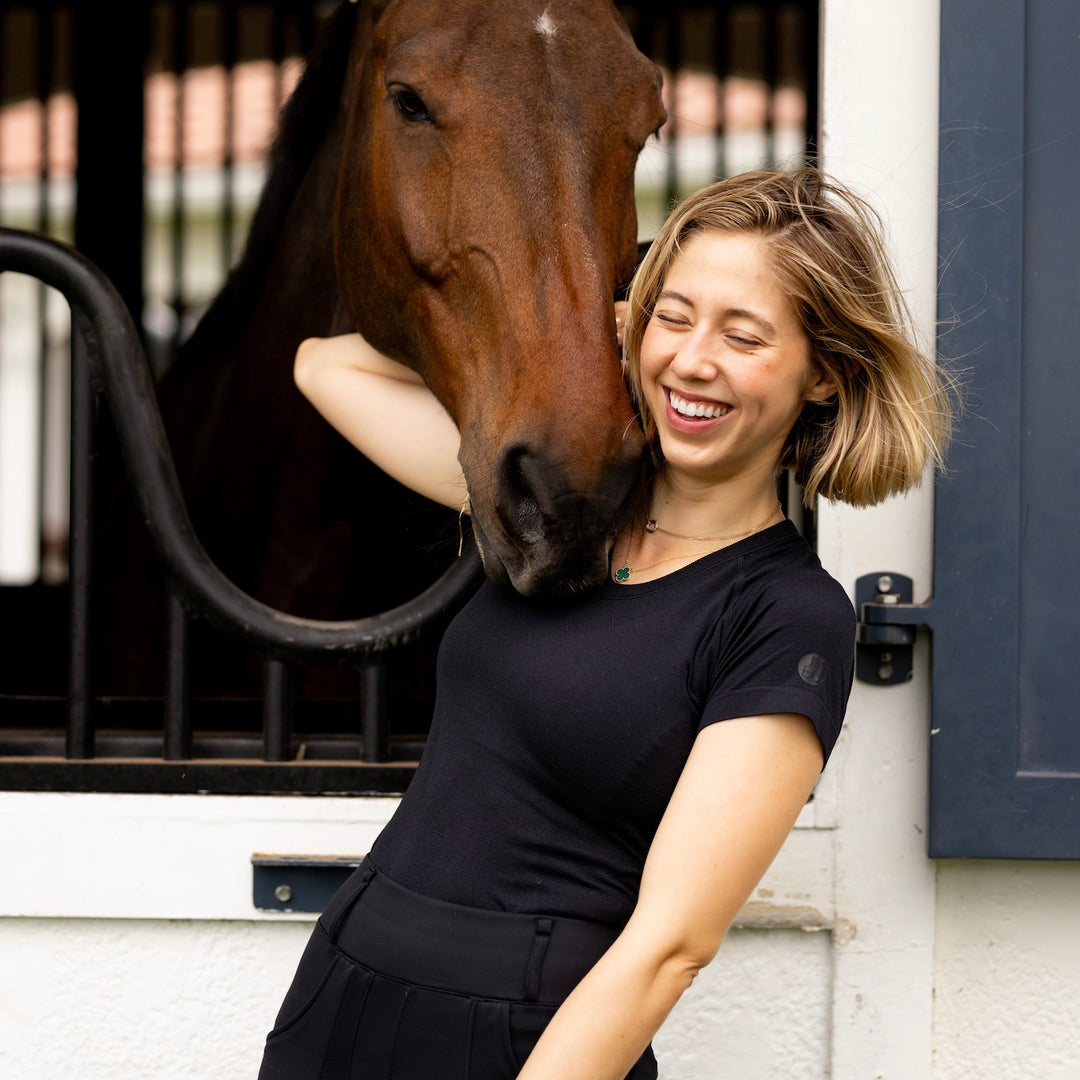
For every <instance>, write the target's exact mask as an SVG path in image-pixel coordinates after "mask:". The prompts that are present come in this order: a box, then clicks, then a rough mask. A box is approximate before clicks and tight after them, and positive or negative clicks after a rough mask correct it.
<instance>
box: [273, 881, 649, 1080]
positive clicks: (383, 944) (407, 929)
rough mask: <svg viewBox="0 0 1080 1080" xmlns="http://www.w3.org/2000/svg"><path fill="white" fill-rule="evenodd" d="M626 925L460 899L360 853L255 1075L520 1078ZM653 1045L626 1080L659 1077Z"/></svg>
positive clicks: (372, 1079)
mask: <svg viewBox="0 0 1080 1080" xmlns="http://www.w3.org/2000/svg"><path fill="white" fill-rule="evenodd" d="M617 934H618V930H617V929H616V928H613V927H609V926H604V925H601V924H599V923H591V922H583V921H580V920H577V919H562V918H554V917H546V916H533V915H514V914H510V913H508V912H502V911H482V910H480V909H477V908H469V907H461V906H459V905H457V904H447V903H444V902H442V901H439V900H431V899H429V898H428V897H426V896H420V895H418V894H417V893H414V892H410V891H409V890H408V889H404V888H402V887H401V886H400V885H397V884H395V883H394V882H392V881H390V880H389V879H388V878H386V877H385V876H383V875H382V874H379V873H377V872H376V870H375V868H374V867H373V866H372V865H371V863H370V861H368V862H365V863H364V864H363V865H362V866H361V867H360V868H359V869H358V870H357V871H356V873H354V874H353V875H352V876H351V877H350V878H349V880H348V881H347V882H346V883H345V884H344V885H343V886H342V887H341V889H340V890H339V891H338V892H337V893H336V894H335V896H334V897H333V899H332V900H331V901H330V903H329V905H328V906H327V908H326V911H324V912H323V914H322V916H321V917H320V918H319V921H318V923H317V924H316V927H315V930H314V932H313V933H312V935H311V940H310V941H309V942H308V945H307V948H306V949H305V951H304V954H303V956H302V957H301V958H300V965H299V967H298V968H297V971H296V976H295V978H294V979H293V983H292V986H291V987H290V988H289V991H288V993H287V994H286V996H285V1001H284V1002H283V1004H282V1006H281V1009H280V1011H279V1013H278V1017H277V1020H276V1021H275V1024H274V1029H273V1031H271V1032H270V1034H269V1035H268V1036H267V1039H266V1051H265V1053H264V1055H263V1062H262V1068H261V1069H260V1070H259V1080H512V1078H513V1077H515V1076H517V1074H518V1072H519V1070H520V1069H521V1067H522V1066H523V1065H524V1064H525V1059H526V1058H527V1057H528V1055H529V1053H530V1052H531V1050H532V1048H533V1046H534V1045H535V1043H536V1040H537V1039H538V1038H539V1037H540V1034H541V1033H542V1032H543V1030H544V1028H545V1027H546V1026H547V1023H548V1021H549V1020H550V1019H551V1017H552V1016H553V1015H554V1013H555V1009H556V1008H557V1007H558V1005H559V1003H560V1002H561V1001H562V1000H563V998H565V997H566V995H567V994H569V993H570V991H571V990H572V989H573V988H574V986H576V985H577V983H578V982H579V981H580V979H581V978H582V976H584V975H585V973H586V972H587V971H588V970H589V968H591V967H592V965H593V964H594V963H595V962H596V960H597V959H598V958H599V957H600V956H601V955H602V954H603V953H604V951H605V950H606V949H607V948H608V946H609V945H610V944H611V942H612V941H613V940H614V939H615V937H616V935H617ZM655 1077H656V1059H655V1058H654V1057H653V1054H652V1051H651V1049H650V1050H647V1051H646V1052H645V1054H644V1055H643V1056H642V1058H641V1059H640V1060H639V1061H638V1063H637V1064H636V1065H635V1066H634V1068H633V1069H632V1070H631V1072H630V1073H629V1074H628V1077H627V1080H655Z"/></svg>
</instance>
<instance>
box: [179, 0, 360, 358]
mask: <svg viewBox="0 0 1080 1080" xmlns="http://www.w3.org/2000/svg"><path fill="white" fill-rule="evenodd" d="M358 7H359V5H358V4H356V3H351V2H350V0H342V3H340V4H339V5H338V7H337V9H336V10H335V11H334V13H333V14H332V15H331V16H330V18H329V19H327V21H326V23H325V24H324V25H323V27H322V29H321V31H320V33H319V34H318V35H317V37H316V40H315V43H314V45H313V47H312V50H311V54H310V56H309V57H308V60H307V63H306V65H305V67H304V73H303V75H302V76H301V78H300V81H299V83H298V84H297V86H296V89H295V90H294V91H293V93H292V95H291V96H290V98H289V100H288V102H286V104H285V107H284V109H283V110H282V114H281V119H280V121H279V124H278V130H277V134H276V135H275V136H274V141H273V143H272V145H271V148H270V153H269V167H268V171H267V179H266V182H265V184H264V185H263V190H262V193H261V194H260V196H259V202H258V205H257V206H256V209H255V213H254V215H253V217H252V222H251V227H250V229H249V231H248V236H247V240H246V241H245V244H244V250H243V253H242V254H241V256H240V258H239V260H238V261H237V262H236V264H235V265H234V266H233V268H232V269H231V270H230V271H229V274H228V277H227V278H226V280H225V283H224V285H223V286H222V287H221V289H220V291H219V292H218V293H217V295H216V296H215V297H214V300H213V301H212V303H211V304H210V306H209V307H208V308H207V310H206V312H205V313H204V314H203V316H202V318H201V319H200V320H199V322H198V324H197V325H196V327H195V329H194V331H193V332H192V335H191V338H189V340H188V344H190V342H191V341H192V340H193V339H194V338H195V337H196V336H198V337H202V336H204V335H206V334H212V335H216V334H218V333H220V334H221V335H222V336H227V335H228V334H229V333H230V332H235V331H237V330H239V329H240V328H241V327H243V326H244V325H246V322H247V317H248V315H249V314H250V312H251V311H252V310H253V308H254V306H255V303H256V302H257V300H258V297H259V292H260V289H261V287H262V283H263V281H264V280H265V277H266V271H267V267H268V266H269V265H270V262H271V259H272V256H273V249H274V245H275V244H276V243H277V240H278V237H279V236H280V233H281V227H282V223H283V221H284V219H285V216H286V214H287V213H288V212H289V207H290V205H291V203H292V201H293V198H294V196H295V194H296V191H297V189H298V188H299V186H300V183H301V181H302V180H303V178H304V174H305V172H306V171H307V168H308V166H309V165H310V163H311V161H312V159H313V158H314V156H315V154H316V152H317V151H318V149H319V146H320V145H321V143H322V141H323V139H324V138H325V136H326V133H327V131H328V130H329V128H330V126H331V124H332V123H333V121H334V117H335V114H336V112H337V108H338V103H339V100H340V98H341V93H342V88H343V87H344V84H345V75H346V72H347V68H348V60H349V53H350V51H351V49H352V39H353V33H354V30H355V24H356V19H357V8H358Z"/></svg>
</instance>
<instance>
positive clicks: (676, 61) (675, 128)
mask: <svg viewBox="0 0 1080 1080" xmlns="http://www.w3.org/2000/svg"><path fill="white" fill-rule="evenodd" d="M667 18H668V33H667V56H666V57H665V61H666V63H667V68H668V71H669V72H670V74H671V89H670V91H669V101H670V107H669V109H668V119H667V128H666V134H667V144H668V156H667V204H666V205H668V206H672V205H674V204H675V202H676V201H677V200H678V198H679V134H680V133H679V97H678V79H679V68H680V67H681V66H682V38H681V30H682V20H681V18H680V12H679V9H678V8H672V9H671V10H670V11H669V12H668V16H667Z"/></svg>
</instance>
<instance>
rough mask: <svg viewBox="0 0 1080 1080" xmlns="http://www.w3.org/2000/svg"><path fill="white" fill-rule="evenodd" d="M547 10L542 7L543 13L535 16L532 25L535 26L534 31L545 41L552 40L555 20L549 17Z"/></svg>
mask: <svg viewBox="0 0 1080 1080" xmlns="http://www.w3.org/2000/svg"><path fill="white" fill-rule="evenodd" d="M549 11H550V9H549V8H544V11H543V13H542V14H540V15H538V16H537V17H536V22H535V23H534V24H533V25H534V26H535V27H536V32H537V33H538V34H539V35H540V36H541V37H542V38H544V40H545V41H554V40H555V20H554V19H553V18H552V17H551V15H550V14H549Z"/></svg>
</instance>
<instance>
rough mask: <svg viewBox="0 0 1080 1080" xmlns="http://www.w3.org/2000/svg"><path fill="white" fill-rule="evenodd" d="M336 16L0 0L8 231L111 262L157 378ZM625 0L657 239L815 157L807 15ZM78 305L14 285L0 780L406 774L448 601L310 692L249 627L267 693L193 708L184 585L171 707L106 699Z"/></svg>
mask: <svg viewBox="0 0 1080 1080" xmlns="http://www.w3.org/2000/svg"><path fill="white" fill-rule="evenodd" d="M332 6H333V5H327V4H311V3H306V4H305V3H290V4H281V3H278V4H270V3H244V4H239V3H153V4H149V5H138V6H137V7H138V8H139V9H140V10H139V11H138V12H136V13H135V14H134V15H133V18H134V25H133V26H132V27H129V30H130V33H131V35H132V38H133V40H134V41H135V43H136V44H135V45H134V46H132V47H131V48H130V49H128V48H125V49H124V50H123V51H122V52H119V53H118V52H117V50H116V48H115V45H114V40H113V35H112V33H111V28H110V27H109V26H108V25H107V20H103V19H102V18H101V12H100V9H97V10H95V8H94V6H93V5H90V4H78V3H72V4H43V3H39V4H36V5H29V4H0V225H4V226H9V227H13V228H16V229H20V230H29V231H31V232H34V233H40V234H44V235H49V236H54V237H58V238H60V239H63V240H66V241H69V242H73V243H74V244H75V246H76V247H77V248H78V249H79V250H80V251H81V252H82V253H83V254H85V255H86V256H87V257H88V258H89V259H91V260H92V261H93V262H94V263H96V264H97V265H98V266H100V267H101V268H102V270H104V272H105V274H106V276H107V278H108V279H109V281H111V282H112V284H113V285H114V286H115V287H116V290H117V292H118V294H119V298H120V299H121V300H122V301H123V306H126V308H127V309H128V310H129V311H131V312H136V313H138V315H139V322H140V324H141V327H140V329H141V335H142V340H143V342H144V343H145V346H146V352H147V354H148V357H149V360H150V365H151V370H152V372H153V374H154V375H160V374H161V373H163V372H164V371H165V370H166V369H167V368H168V365H169V363H170V362H171V358H172V356H173V354H174V352H175V349H176V347H177V344H178V342H180V341H181V340H182V339H183V337H184V336H185V335H186V333H188V332H189V331H190V329H191V327H192V326H193V325H194V323H195V322H196V321H197V318H198V316H199V314H200V313H201V311H202V309H203V308H204V306H205V305H206V303H207V302H208V300H209V299H210V298H211V297H212V296H213V295H214V293H215V292H216V290H217V289H218V287H219V286H220V284H221V282H222V280H223V279H224V276H225V274H226V273H227V270H228V268H229V266H230V265H231V263H232V261H233V258H234V256H235V255H236V253H237V252H238V250H239V248H240V246H241V245H242V241H243V237H244V235H245V234H246V229H247V225H248V222H249V220H250V215H251V213H252V210H253V208H254V205H255V202H256V200H257V197H258V192H259V190H260V186H261V182H262V179H263V175H264V170H265V159H266V150H267V147H268V145H269V141H270V139H271V137H272V134H273V127H274V118H275V115H276V111H277V109H278V108H279V106H280V103H281V102H282V101H283V100H284V99H285V97H286V96H287V95H288V93H289V92H290V90H291V88H292V87H293V86H294V85H295V82H296V79H297V77H298V75H299V72H300V70H301V67H302V62H303V61H302V58H303V56H305V55H306V53H307V51H308V49H309V48H310V46H311V43H312V41H313V40H314V38H315V35H316V33H317V30H318V26H319V23H320V20H321V19H323V18H324V17H326V16H327V15H328V13H329V11H330V10H331V8H332ZM619 6H620V8H621V9H622V11H623V13H624V15H625V17H626V18H627V21H628V23H629V25H630V27H631V29H632V31H633V32H634V34H635V37H636V39H637V41H638V44H639V46H640V47H641V48H642V50H643V51H645V52H646V53H647V54H649V55H650V56H652V57H653V58H654V59H655V60H656V61H657V62H658V63H659V64H660V65H661V66H662V67H663V69H664V71H665V93H666V96H667V104H668V109H669V115H670V119H669V123H668V124H667V126H666V128H665V130H664V131H663V132H662V133H661V137H660V138H659V139H658V140H656V141H655V142H654V143H652V144H650V146H648V147H647V148H646V151H645V153H644V154H643V155H642V159H641V163H640V167H639V176H638V204H639V221H640V230H641V235H642V237H643V238H646V239H647V238H648V237H650V236H651V235H652V234H653V233H654V231H655V229H656V228H657V227H658V225H659V223H660V222H661V221H662V220H663V217H664V215H665V214H666V212H667V209H668V208H669V207H670V205H671V204H672V203H673V202H674V201H675V200H676V199H677V198H678V197H679V196H681V195H682V194H684V193H685V192H688V191H690V190H693V189H695V188H697V187H699V186H701V185H702V184H704V183H707V182H708V181H710V180H711V179H713V178H715V177H717V176H721V175H729V174H731V173H734V172H738V171H742V170H744V169H747V168H753V167H759V166H762V165H771V164H779V163H785V162H786V163H793V162H795V161H798V160H801V159H803V158H805V157H806V156H808V155H809V154H810V153H811V151H812V145H813V133H814V132H815V130H816V113H817V103H816V57H817V8H816V5H811V4H805V3H757V4H725V3H697V4H694V3H684V4H663V5H660V4H649V3H640V4H620V5H619ZM76 192H78V197H77V198H76ZM48 260H49V256H48V254H46V256H45V261H46V262H48ZM31 262H33V260H31ZM5 265H10V264H5ZM50 272H52V271H50ZM41 276H44V277H46V278H48V277H49V273H44V274H42V275H41ZM61 276H62V275H61ZM83 321H84V320H83V319H82V318H81V317H80V318H79V319H77V320H76V324H77V325H76V330H75V332H73V330H72V320H71V316H70V314H69V312H68V307H67V305H66V304H65V303H64V301H63V300H62V298H61V297H60V296H59V294H58V293H57V292H55V291H54V290H53V289H49V288H46V287H45V286H44V285H42V284H41V283H40V282H39V281H37V280H35V279H34V278H33V277H30V276H21V275H16V274H12V273H5V274H3V275H2V276H0V619H2V620H3V622H4V624H5V626H6V627H7V628H8V632H7V633H5V637H6V638H7V639H8V640H9V641H12V639H14V644H11V645H8V646H6V647H5V650H4V653H3V654H2V655H0V709H2V710H3V712H2V716H0V786H3V787H8V788H16V787H17V788H31V789H43V788H53V789H68V790H84V789H98V790H131V791H195V790H214V791H226V792H228V791H236V792H243V791H310V792H317V791H353V792H355V791H376V790H378V791H397V790H401V789H402V787H403V786H404V784H405V783H407V779H408V775H409V771H410V766H409V764H408V763H409V762H413V761H415V760H416V758H417V757H418V756H419V752H420V749H421V748H422V745H423V737H424V732H425V730H426V720H427V716H428V715H429V713H430V694H431V691H430V687H431V685H432V681H433V680H432V670H431V669H432V663H433V644H434V642H437V638H438V633H439V616H438V615H436V616H434V625H433V628H432V631H431V633H430V635H429V638H430V639H431V641H430V645H431V647H428V648H426V649H423V650H419V649H417V648H415V647H405V648H402V649H400V650H399V651H398V653H396V654H395V655H394V656H392V657H390V658H387V657H386V656H383V655H381V654H380V655H378V656H375V655H374V653H375V652H380V653H381V650H372V649H371V648H369V647H368V645H362V646H358V647H355V648H353V649H352V651H351V652H350V650H349V649H348V648H344V647H343V649H342V653H341V657H340V659H341V661H342V662H343V663H344V664H345V665H346V669H347V670H346V676H345V678H344V679H343V682H342V686H343V687H344V690H343V692H342V693H341V694H339V695H338V697H337V698H335V699H332V700H331V699H326V698H322V699H315V698H311V697H309V696H307V695H306V694H305V692H304V679H305V674H304V673H305V671H307V670H308V669H309V668H310V666H311V655H312V654H313V653H314V652H317V651H318V650H317V648H313V650H309V651H308V652H307V653H305V650H304V649H303V648H299V649H295V650H291V651H290V650H289V649H288V648H283V647H282V646H281V644H280V643H276V644H275V643H274V642H268V641H266V640H259V639H258V636H257V635H256V640H255V641H254V643H253V645H252V649H253V650H255V651H257V652H261V653H264V654H265V657H264V660H263V661H262V665H263V677H262V684H261V687H260V688H259V690H258V692H257V693H256V694H254V695H252V696H250V697H248V698H245V699H244V700H230V701H225V700H213V699H209V698H205V697H200V698H195V699H193V697H192V695H191V693H190V686H189V680H190V653H191V640H190V634H191V627H190V626H189V620H188V619H187V618H186V616H185V615H184V608H183V607H182V606H181V604H180V603H179V601H177V600H176V599H173V600H172V601H171V602H170V607H169V613H168V628H167V634H166V642H167V648H166V654H165V655H164V656H163V657H162V659H161V663H162V666H163V669H164V671H165V676H164V689H163V691H162V693H161V695H160V697H158V696H155V697H153V698H151V699H143V698H137V697H132V698H130V699H117V698H109V699H102V698H100V697H99V696H96V695H95V693H94V692H93V684H92V681H91V678H92V675H91V672H90V670H89V662H88V658H87V650H88V647H89V644H88V637H87V635H88V634H89V621H88V620H89V609H88V605H89V598H88V593H87V588H88V583H89V579H90V570H91V567H90V564H89V551H90V546H89V543H88V538H87V536H86V533H87V532H88V530H89V529H90V522H91V520H92V503H93V494H94V493H93V490H92V473H91V469H90V462H91V456H92V452H93V451H92V447H93V445H94V444H93V442H92V437H93V435H92V433H93V430H94V426H95V419H96V416H97V413H98V411H99V406H98V405H97V404H95V402H96V400H97V399H96V397H95V394H94V392H93V391H94V389H95V388H99V387H98V386H97V384H100V385H101V386H105V388H106V389H108V380H107V379H106V378H105V377H104V374H103V373H102V369H101V366H100V361H95V363H96V364H97V366H96V367H95V368H94V370H95V371H96V375H95V376H94V378H95V379H96V380H97V384H95V385H92V384H91V368H92V366H93V365H91V363H90V362H89V358H88V357H87V355H86V350H87V349H88V348H91V349H92V347H93V343H94V342H95V341H96V340H97V338H96V337H95V334H94V333H92V332H91V333H89V335H88V334H87V333H84V332H82V331H80V330H79V325H80V324H81V323H82V322H83ZM72 357H74V363H73V362H72ZM106 399H107V401H108V404H109V406H110V408H111V409H112V410H113V411H114V412H115V411H116V409H117V407H118V406H117V403H116V401H115V400H114V394H113V393H112V392H110V393H107V394H106ZM102 415H103V416H104V415H105V414H104V413H103V414H102ZM69 430H70V439H69ZM106 430H108V428H107V426H106ZM99 445H100V444H99ZM196 591H197V590H196ZM440 602H441V601H440ZM185 603H187V604H188V606H189V607H190V606H191V604H192V603H195V604H196V605H198V604H203V605H204V606H205V605H206V604H208V603H209V604H210V605H211V606H212V603H213V601H207V600H206V598H205V597H202V598H199V597H195V599H194V600H193V599H192V595H191V593H190V591H189V594H188V595H187V596H185ZM436 606H437V605H436ZM444 606H445V605H444ZM443 610H444V608H439V611H440V612H442V611H443ZM197 632H198V633H212V632H211V631H207V630H205V628H203V627H202V625H201V621H200V626H199V627H198V628H197ZM402 686H408V687H409V688H411V692H410V693H409V694H406V695H403V694H402V693H400V692H399V688H400V687H402ZM406 698H407V700H405V699H406Z"/></svg>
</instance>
